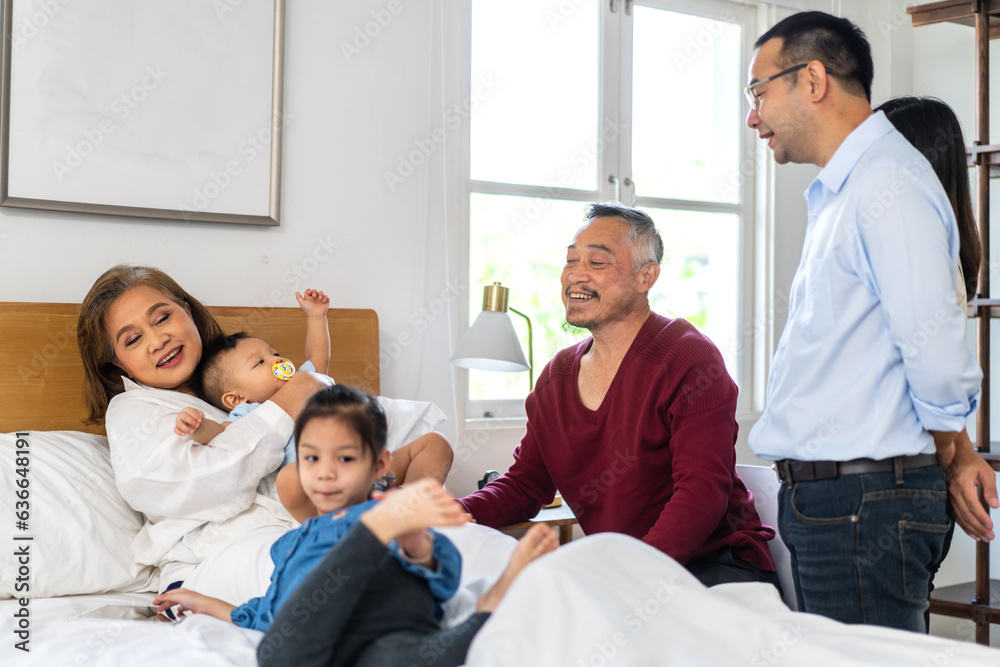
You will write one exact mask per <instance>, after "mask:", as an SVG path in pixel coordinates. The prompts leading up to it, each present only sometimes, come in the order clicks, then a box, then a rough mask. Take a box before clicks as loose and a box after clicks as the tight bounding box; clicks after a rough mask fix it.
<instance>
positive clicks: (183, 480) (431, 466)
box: [77, 266, 451, 599]
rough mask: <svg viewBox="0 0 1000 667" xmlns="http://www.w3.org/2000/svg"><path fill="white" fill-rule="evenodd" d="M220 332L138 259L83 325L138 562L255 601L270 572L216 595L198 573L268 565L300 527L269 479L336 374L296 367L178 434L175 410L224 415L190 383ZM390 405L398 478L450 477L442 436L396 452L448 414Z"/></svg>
mask: <svg viewBox="0 0 1000 667" xmlns="http://www.w3.org/2000/svg"><path fill="white" fill-rule="evenodd" d="M223 335H224V334H223V331H222V329H221V327H220V326H219V324H218V323H217V322H216V321H215V319H214V318H213V317H212V315H211V314H210V313H209V312H208V311H207V310H206V309H205V308H204V306H202V305H201V303H199V302H198V301H197V300H196V299H195V298H193V297H192V296H191V295H190V294H188V293H187V292H186V291H184V290H183V289H182V288H181V287H180V286H179V285H178V284H177V283H176V282H175V281H174V280H172V279H171V278H170V277H169V276H167V275H166V274H164V273H163V272H162V271H159V270H157V269H153V268H149V267H135V266H116V267H114V268H112V269H110V270H108V271H107V272H105V273H104V274H103V275H102V276H101V277H100V278H98V280H97V281H96V282H95V283H94V285H93V286H92V287H91V289H90V292H89V293H88V294H87V297H86V298H85V300H84V302H83V306H82V308H81V310H80V319H79V325H78V329H77V339H78V343H79V347H80V353H81V356H82V357H83V362H84V369H85V374H86V387H85V396H86V399H87V403H88V409H89V411H90V418H91V420H92V421H93V422H96V423H99V422H100V421H102V420H103V421H105V424H106V427H107V432H108V441H109V443H110V447H111V457H112V465H113V467H114V471H115V479H116V483H117V486H118V489H119V491H120V492H121V494H122V496H123V497H124V498H125V499H126V500H127V501H128V502H129V504H130V505H132V507H133V508H135V509H136V510H138V511H140V512H142V513H143V514H145V516H146V524H145V525H144V527H143V529H142V531H141V532H140V533H139V535H138V537H137V538H136V540H135V543H134V544H133V555H134V556H135V558H136V560H137V561H138V562H140V563H142V564H150V565H155V566H157V567H159V569H160V576H161V589H162V588H164V587H165V585H166V584H170V585H171V586H174V585H179V582H182V581H183V582H186V583H185V585H186V586H187V587H189V588H196V589H197V588H198V587H199V586H202V589H204V588H208V589H209V590H207V591H205V590H203V592H207V593H213V594H215V595H216V596H217V597H221V598H224V599H225V598H231V597H235V596H241V597H243V598H248V597H253V596H256V595H259V594H260V593H261V592H263V590H264V588H266V586H267V579H266V577H265V578H263V579H262V580H254V577H247V578H244V580H243V582H241V583H240V584H237V586H239V587H240V590H235V589H233V588H232V587H230V588H228V589H226V590H218V589H214V590H213V589H212V588H211V586H212V577H211V576H210V575H208V574H207V573H206V574H205V576H204V577H202V579H204V581H201V579H199V577H198V565H199V564H201V563H203V562H204V561H206V559H209V558H211V559H213V560H214V563H215V566H216V569H218V568H219V567H226V563H243V562H246V561H247V560H253V559H254V558H256V559H257V560H258V562H260V563H266V562H269V561H270V558H269V550H270V546H271V544H272V543H273V542H274V541H275V540H276V539H277V538H278V537H280V536H281V535H283V534H284V533H285V532H287V531H288V530H289V529H290V528H292V527H294V525H295V522H294V520H293V519H292V517H291V516H290V515H289V514H288V512H287V511H286V510H285V509H284V508H283V507H282V506H281V504H280V502H278V500H277V499H276V498H275V497H273V496H274V495H276V494H274V493H273V492H271V491H269V485H268V484H266V483H263V484H262V480H265V479H266V478H268V477H269V475H270V474H271V473H272V472H273V471H274V470H276V469H277V468H278V467H279V465H280V464H281V462H282V460H283V458H284V448H285V445H286V443H287V442H288V440H289V438H290V437H291V435H292V428H293V422H294V419H295V417H297V416H298V413H299V411H300V410H301V409H302V408H303V406H304V405H305V403H306V401H307V400H308V399H309V397H310V396H312V395H313V394H314V393H315V392H316V391H318V390H319V389H320V388H322V387H323V386H325V384H326V383H328V382H329V380H328V379H327V378H324V377H323V376H320V375H315V374H312V373H296V374H295V375H293V376H292V377H291V379H290V380H289V381H288V382H286V383H284V386H283V387H282V388H281V389H280V390H278V391H277V392H276V393H275V394H274V395H273V396H272V397H271V398H270V399H269V400H267V401H265V402H264V403H263V404H262V405H261V406H260V407H259V408H258V409H256V410H254V411H253V412H252V413H251V414H248V415H246V416H245V417H243V418H241V419H239V420H238V421H236V422H234V423H233V424H232V425H231V426H229V427H228V428H226V429H225V430H224V431H222V432H220V433H219V434H218V435H217V436H216V437H215V438H214V439H213V440H211V441H210V442H209V444H208V445H207V446H206V445H202V444H199V443H197V442H196V441H195V440H194V439H192V438H191V436H190V435H177V433H175V425H176V422H177V416H178V414H179V413H180V412H181V411H182V410H184V409H185V408H195V409H197V410H199V411H201V412H202V413H203V414H204V415H205V416H206V417H207V418H208V419H211V420H213V421H216V422H221V421H224V420H225V418H226V414H225V413H224V412H222V411H221V410H219V409H218V408H216V407H214V406H212V405H210V404H209V403H207V402H205V401H203V400H201V399H199V398H198V397H196V396H195V395H194V394H193V391H192V389H191V387H190V384H189V382H190V380H191V378H192V376H193V375H194V373H195V370H196V369H197V367H198V364H199V362H200V360H201V356H202V350H203V348H204V346H205V345H207V344H210V343H211V342H213V341H215V340H217V339H219V338H221V337H222V336H223ZM384 407H385V409H386V413H387V417H388V419H389V439H390V448H392V447H393V446H394V445H395V446H396V452H395V453H394V466H393V472H394V473H395V474H396V476H397V478H398V479H401V480H402V479H404V478H407V477H409V478H410V479H412V478H414V477H415V475H414V474H412V473H413V472H414V471H417V470H418V469H421V468H422V469H423V470H424V472H425V473H427V472H431V473H432V476H433V477H436V478H437V479H438V480H439V481H443V479H444V477H445V476H446V475H447V473H448V469H449V468H450V462H451V456H450V454H451V452H450V447H449V446H448V443H447V442H446V441H445V440H444V438H442V437H441V436H440V435H439V434H436V433H428V434H425V435H422V436H421V437H420V438H418V439H417V440H415V441H414V442H412V443H409V444H404V445H403V446H402V447H399V445H400V444H401V441H402V442H407V441H408V440H409V438H408V435H409V432H410V428H408V427H411V426H413V425H415V424H418V425H428V426H431V427H433V426H434V425H436V424H439V423H440V421H443V414H441V412H440V411H439V410H438V409H437V408H436V407H435V406H433V405H431V404H429V403H413V402H407V401H400V402H393V401H391V400H388V399H386V400H385V401H384ZM425 430H432V428H425ZM393 438H395V441H393ZM404 438H405V439H406V440H403V439H404ZM408 472H409V473H411V474H409V475H407V473H408ZM293 477H294V476H293ZM208 569H212V568H211V567H210V568H208ZM258 571H265V572H266V566H265V567H264V568H263V570H260V569H258ZM258 579H259V577H258ZM230 584H231V582H230ZM244 586H245V588H243V587H244Z"/></svg>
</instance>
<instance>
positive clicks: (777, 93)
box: [746, 12, 982, 632]
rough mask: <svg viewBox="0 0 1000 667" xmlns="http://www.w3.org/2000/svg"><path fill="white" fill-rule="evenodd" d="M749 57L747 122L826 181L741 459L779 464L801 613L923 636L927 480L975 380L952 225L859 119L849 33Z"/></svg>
mask: <svg viewBox="0 0 1000 667" xmlns="http://www.w3.org/2000/svg"><path fill="white" fill-rule="evenodd" d="M756 47H757V48H758V51H757V54H756V55H755V57H754V60H753V63H752V64H751V67H750V77H749V78H750V81H749V85H748V86H747V89H746V92H747V99H748V101H749V102H750V104H751V111H750V113H749V116H748V117H747V124H748V125H749V126H750V127H751V128H753V129H755V130H757V132H758V134H759V136H760V137H761V138H762V139H766V140H767V142H768V146H769V147H770V148H771V149H772V151H773V152H774V158H775V161H776V162H778V163H779V164H784V163H786V162H796V163H811V164H815V165H817V166H819V167H822V169H823V170H822V171H821V172H820V174H819V176H817V178H816V180H814V181H813V183H812V184H811V185H810V186H809V189H808V190H807V191H806V200H807V203H808V210H809V218H808V221H807V227H806V238H805V244H804V247H803V250H802V259H801V262H800V264H799V268H798V270H797V272H796V274H795V278H794V280H793V282H792V289H791V295H790V300H789V312H788V321H787V324H786V325H785V329H784V332H783V333H782V336H781V340H780V342H779V344H778V350H777V352H776V354H775V358H774V363H773V367H772V370H771V376H770V378H769V380H768V387H767V407H766V409H765V411H764V414H763V415H762V416H761V419H760V421H759V422H758V423H757V424H756V426H755V427H754V429H753V430H752V431H751V433H750V447H751V449H752V450H753V451H754V453H756V454H757V455H758V456H759V457H761V458H764V459H767V460H774V461H777V462H778V463H777V467H778V472H779V475H780V476H781V478H782V481H783V482H784V485H783V487H782V489H781V493H780V515H779V523H780V524H781V525H780V526H779V527H780V530H781V534H782V538H783V539H784V541H785V542H786V544H787V545H788V547H789V550H790V551H791V554H792V568H793V578H794V583H795V589H796V597H797V601H798V606H799V609H800V610H802V611H807V612H812V613H819V614H823V615H826V616H829V617H831V618H835V619H837V620H841V621H844V622H849V623H871V624H876V625H885V626H889V627H897V628H905V629H912V630H917V631H922V632H926V631H927V627H926V620H925V612H926V610H927V608H928V600H927V598H928V594H929V588H930V582H931V579H932V577H933V574H934V572H935V571H936V570H937V568H938V566H939V565H940V562H941V560H942V559H943V557H944V554H945V552H946V550H947V542H948V540H949V539H950V536H951V530H952V523H951V520H950V519H949V517H948V513H947V497H948V496H947V488H948V486H947V479H946V475H945V471H944V469H942V467H941V466H947V465H949V463H950V460H951V457H952V455H953V452H954V446H955V445H954V439H955V435H956V434H957V432H958V431H960V430H961V429H962V428H963V427H964V425H965V422H966V419H967V418H968V416H969V415H970V414H971V413H972V412H973V411H974V410H975V409H976V405H977V403H978V401H979V395H980V389H979V387H980V382H981V379H982V373H981V371H980V369H979V367H978V366H977V365H976V362H975V360H974V359H973V358H972V355H971V354H970V353H969V350H968V348H967V346H966V343H965V314H964V313H963V312H962V310H961V309H960V308H959V307H958V305H957V303H956V297H955V295H956V279H957V267H958V249H959V248H958V245H959V240H958V230H957V226H956V223H955V218H954V213H953V211H952V207H951V204H950V202H949V200H948V197H947V195H946V194H945V192H944V189H943V188H942V186H941V184H940V182H939V181H938V179H937V177H936V175H935V173H934V171H933V169H932V168H931V166H930V164H929V163H928V162H927V161H926V160H925V159H924V157H923V156H922V155H921V154H920V153H919V152H918V151H917V150H916V149H915V148H913V147H912V145H911V144H910V143H909V142H908V141H907V140H906V139H905V138H904V137H903V136H902V135H901V134H899V133H898V132H897V131H896V130H895V129H894V128H893V126H892V124H891V123H890V122H889V121H888V120H886V118H885V116H884V115H883V114H882V113H881V112H880V113H876V114H873V113H872V110H871V105H870V100H871V82H872V78H873V65H872V60H871V49H870V47H869V45H868V42H867V40H866V39H865V37H864V34H863V33H862V32H861V31H860V30H859V29H858V28H857V27H856V26H854V25H853V24H852V23H851V22H850V21H848V20H846V19H840V18H836V17H833V16H830V15H828V14H824V13H822V12H803V13H800V14H795V15H793V16H790V17H788V18H787V19H785V20H783V21H781V22H779V23H778V24H777V25H775V26H774V27H773V28H772V29H771V30H769V31H768V32H766V33H765V34H764V35H763V36H762V37H761V38H760V39H759V40H758V41H757V44H756ZM935 455H937V456H935ZM939 462H940V464H941V465H940V466H939V465H938V463H939Z"/></svg>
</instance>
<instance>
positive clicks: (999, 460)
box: [979, 442, 1000, 472]
mask: <svg viewBox="0 0 1000 667" xmlns="http://www.w3.org/2000/svg"><path fill="white" fill-rule="evenodd" d="M998 452H1000V442H993V443H990V451H988V452H979V455H980V456H982V457H983V458H984V459H986V462H987V463H989V464H990V467H991V468H993V469H994V470H995V471H997V472H1000V453H998Z"/></svg>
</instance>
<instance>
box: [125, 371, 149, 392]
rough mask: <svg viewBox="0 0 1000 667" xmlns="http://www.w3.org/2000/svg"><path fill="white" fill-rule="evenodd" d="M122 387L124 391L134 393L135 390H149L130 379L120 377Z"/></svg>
mask: <svg viewBox="0 0 1000 667" xmlns="http://www.w3.org/2000/svg"><path fill="white" fill-rule="evenodd" d="M122 385H123V386H124V387H125V391H135V390H136V389H149V387H147V386H146V385H143V384H139V383H138V382H136V381H135V380H133V379H132V378H130V377H125V376H124V375H123V376H122Z"/></svg>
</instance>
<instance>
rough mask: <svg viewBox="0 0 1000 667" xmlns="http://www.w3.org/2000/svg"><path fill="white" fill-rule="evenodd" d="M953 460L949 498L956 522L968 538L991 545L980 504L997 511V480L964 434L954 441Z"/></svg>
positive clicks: (986, 517)
mask: <svg viewBox="0 0 1000 667" xmlns="http://www.w3.org/2000/svg"><path fill="white" fill-rule="evenodd" d="M954 449H955V451H954V459H953V460H952V462H951V465H950V467H949V468H948V496H949V500H950V501H951V510H952V514H954V516H955V522H956V523H957V524H958V525H959V526H961V527H962V530H964V531H965V532H966V533H967V534H968V535H969V536H970V537H972V538H975V539H977V540H985V541H987V542H988V541H990V540H992V539H993V538H994V533H993V521H992V520H991V519H990V513H989V510H987V509H986V507H984V506H983V503H982V502H980V500H979V491H978V489H980V488H981V489H982V491H983V499H984V500H985V501H986V503H987V504H988V505H989V506H990V507H992V508H993V509H997V508H998V507H1000V500H998V499H997V480H996V475H995V474H994V472H993V468H991V467H990V464H989V463H987V462H986V460H985V459H984V458H983V457H982V456H980V455H979V453H978V452H976V450H975V449H973V447H972V441H971V440H970V439H969V434H968V432H967V431H964V430H963V431H962V432H961V433H960V434H959V435H958V437H957V438H956V439H955V441H954Z"/></svg>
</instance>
